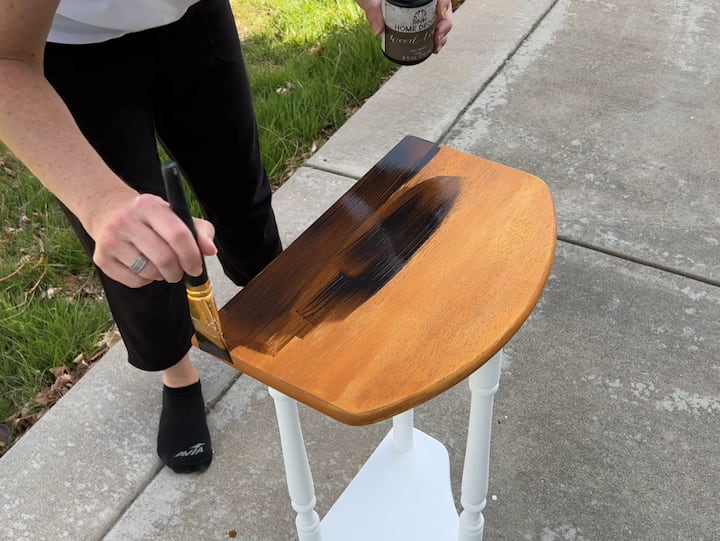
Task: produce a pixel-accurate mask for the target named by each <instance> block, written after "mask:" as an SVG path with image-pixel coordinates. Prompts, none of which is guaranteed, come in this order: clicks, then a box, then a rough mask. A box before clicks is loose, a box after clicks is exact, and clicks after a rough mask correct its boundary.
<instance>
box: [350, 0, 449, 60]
mask: <svg viewBox="0 0 720 541" xmlns="http://www.w3.org/2000/svg"><path fill="white" fill-rule="evenodd" d="M357 4H358V5H359V6H360V7H361V8H362V9H363V10H365V17H367V20H368V23H369V24H370V28H372V30H373V32H374V33H375V35H376V36H377V35H380V34H382V32H383V31H384V30H385V21H384V19H383V15H382V0H357ZM435 13H436V19H435V49H434V50H433V52H434V53H435V54H437V53H439V52H440V49H442V48H443V46H444V45H445V44H446V43H447V35H448V33H449V32H450V30H451V29H452V16H453V11H452V2H451V0H438V2H437V7H436V9H435Z"/></svg>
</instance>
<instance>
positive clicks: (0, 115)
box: [0, 59, 135, 234]
mask: <svg viewBox="0 0 720 541" xmlns="http://www.w3.org/2000/svg"><path fill="white" fill-rule="evenodd" d="M0 140H2V141H3V142H4V143H5V144H6V145H7V146H8V147H9V148H10V149H11V150H12V151H13V153H14V154H15V155H16V156H17V157H18V158H19V159H20V160H21V161H22V162H23V163H24V164H25V165H26V166H27V167H28V168H29V169H30V170H31V171H32V172H33V173H34V174H35V175H36V176H37V177H38V178H39V179H40V181H41V182H42V183H43V185H45V187H47V188H48V189H49V190H50V191H51V192H52V193H54V194H55V196H56V197H57V198H58V199H60V201H62V202H63V203H64V204H65V205H66V206H67V207H68V208H69V209H70V210H71V211H72V212H73V213H74V214H75V215H76V216H77V217H78V218H79V219H80V221H81V223H82V224H83V225H84V226H85V227H86V228H87V229H88V231H89V232H90V233H91V234H92V232H93V229H94V222H95V220H97V219H98V216H97V215H96V214H97V212H98V210H99V209H102V208H104V207H105V206H106V205H107V203H109V201H110V200H112V199H114V198H118V197H120V198H122V197H131V196H132V195H134V194H135V192H134V191H133V190H132V189H131V188H129V187H128V186H127V185H125V184H124V183H123V182H122V181H121V180H120V179H119V178H118V177H117V176H116V175H115V174H114V173H113V172H112V171H111V170H110V168H109V167H108V166H107V165H106V164H105V163H104V162H103V160H102V159H101V158H100V156H98V154H97V152H95V150H94V149H93V148H92V146H91V145H90V144H89V143H88V141H87V140H86V139H85V137H83V135H82V134H81V132H80V130H79V128H78V127H77V125H76V123H75V121H74V119H73V118H72V115H71V114H70V112H69V111H68V109H67V107H66V106H65V104H64V103H63V101H62V100H61V99H60V97H59V96H58V95H57V93H56V92H55V91H54V90H53V88H52V87H51V86H50V84H49V83H48V82H47V81H46V80H45V78H44V77H43V75H42V73H40V71H39V69H38V68H36V67H33V66H32V65H31V64H29V63H26V62H23V61H22V60H14V59H0Z"/></svg>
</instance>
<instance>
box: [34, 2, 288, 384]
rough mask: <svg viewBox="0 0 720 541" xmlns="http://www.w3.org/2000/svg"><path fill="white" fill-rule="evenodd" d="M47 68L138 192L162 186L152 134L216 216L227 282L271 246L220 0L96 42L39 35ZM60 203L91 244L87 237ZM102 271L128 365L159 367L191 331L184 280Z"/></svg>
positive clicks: (85, 128) (270, 252) (229, 26)
mask: <svg viewBox="0 0 720 541" xmlns="http://www.w3.org/2000/svg"><path fill="white" fill-rule="evenodd" d="M45 74H46V76H47V78H48V80H49V81H50V83H51V84H52V85H53V87H54V88H55V89H56V91H57V92H58V93H59V94H60V96H61V97H62V98H63V100H64V101H65V103H66V104H67V106H68V107H69V109H70V111H71V112H72V114H73V116H74V118H75V121H76V122H77V124H78V125H79V127H80V130H81V131H82V132H83V134H84V135H85V137H87V139H88V140H89V141H90V143H91V144H92V145H93V147H94V148H95V150H96V151H97V152H98V153H99V154H100V156H102V158H103V159H104V160H105V162H106V163H107V164H108V165H109V166H110V168H111V169H112V170H113V171H114V172H115V173H116V174H117V175H118V176H120V177H121V178H122V179H123V180H124V181H125V182H127V184H129V185H130V186H132V187H133V188H134V189H136V190H138V191H139V192H141V193H152V194H155V195H161V196H162V195H164V193H163V192H164V190H163V183H162V176H161V173H160V161H159V157H158V154H157V144H156V137H157V138H158V139H160V140H161V141H162V143H163V145H164V146H165V147H166V148H167V150H168V152H169V153H170V154H171V156H172V157H173V159H174V160H175V161H177V163H178V164H179V166H180V168H181V169H182V171H183V172H184V173H185V175H186V177H187V180H188V181H189V182H190V184H191V186H192V188H193V190H194V192H195V194H196V196H197V198H198V200H199V201H200V203H201V205H202V208H203V212H204V214H205V217H206V218H207V219H208V220H210V221H211V222H212V223H213V224H214V226H215V228H216V237H215V242H216V245H217V247H218V257H219V258H220V262H221V263H222V265H223V268H224V270H225V273H226V274H227V275H228V276H229V277H230V278H231V279H232V280H233V281H234V282H235V283H236V284H238V285H244V284H245V283H247V282H248V281H249V280H250V279H251V278H252V277H253V276H255V275H256V274H257V273H258V272H260V270H262V268H263V267H264V266H265V265H267V264H268V263H269V262H270V261H271V260H272V258H273V257H275V256H276V255H277V254H278V253H279V252H280V251H281V246H280V239H279V236H278V231H277V226H276V223H275V217H274V215H273V212H272V209H271V207H270V198H271V191H270V187H269V184H268V179H267V175H266V173H265V170H264V168H263V166H262V163H261V159H260V151H259V142H258V134H257V127H256V123H255V117H254V114H253V109H252V102H251V97H250V89H249V85H248V81H247V74H246V71H245V66H244V64H243V59H242V55H241V52H240V42H239V39H238V35H237V31H236V28H235V24H234V21H233V17H232V13H231V11H230V7H229V5H228V2H227V0H202V1H201V2H200V3H198V4H196V5H194V6H193V7H191V8H190V10H189V11H188V12H187V13H186V14H185V16H184V17H183V18H182V19H180V20H179V21H177V22H175V23H173V24H170V25H167V26H164V27H160V28H154V29H150V30H145V31H142V32H137V33H134V34H129V35H126V36H123V37H120V38H117V39H113V40H110V41H107V42H103V43H98V44H89V45H61V44H52V43H49V44H48V45H47V46H46V50H45ZM65 210H66V212H67V213H68V215H69V218H70V221H71V223H72V225H73V227H74V229H75V230H76V232H77V234H78V236H79V238H80V240H81V242H82V244H83V246H84V247H85V249H86V250H87V251H88V253H89V254H92V252H93V250H94V242H93V240H92V238H90V236H89V235H88V234H87V232H86V231H85V230H84V229H83V227H82V225H81V224H80V223H79V221H78V220H77V218H75V216H73V215H72V214H70V213H69V211H67V209H65ZM100 276H101V280H102V283H103V286H104V288H105V292H106V295H107V299H108V302H109V304H110V309H111V311H112V314H113V317H114V318H115V321H116V323H117V325H118V328H119V330H120V333H121V335H122V337H123V340H124V342H125V344H126V346H127V349H128V355H129V361H130V363H132V364H133V365H134V366H137V367H138V368H141V369H143V370H164V369H165V368H168V367H170V366H172V365H173V364H175V363H176V362H177V361H179V360H180V359H181V358H182V356H183V355H184V354H185V353H187V351H188V349H189V348H190V338H191V336H192V332H193V329H192V323H191V321H190V317H189V313H188V307H187V301H186V298H185V289H184V286H183V285H182V284H169V283H166V282H154V283H152V284H150V285H147V286H145V287H142V288H138V289H132V288H128V287H126V286H124V285H122V284H120V283H118V282H116V281H114V280H112V279H110V278H108V277H107V276H105V275H104V274H103V273H102V272H100Z"/></svg>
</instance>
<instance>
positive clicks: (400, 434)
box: [393, 409, 415, 453]
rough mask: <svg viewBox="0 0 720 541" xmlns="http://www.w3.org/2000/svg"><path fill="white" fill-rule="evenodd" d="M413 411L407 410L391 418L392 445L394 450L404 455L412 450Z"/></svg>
mask: <svg viewBox="0 0 720 541" xmlns="http://www.w3.org/2000/svg"><path fill="white" fill-rule="evenodd" d="M413 418H414V415H413V410H411V409H410V410H407V411H406V412H403V413H401V414H399V415H396V416H395V417H393V444H394V445H395V449H397V450H398V451H400V452H401V453H404V452H406V451H409V450H410V449H412V446H413V436H414V433H415V431H414V430H413Z"/></svg>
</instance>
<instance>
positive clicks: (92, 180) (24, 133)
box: [0, 0, 215, 287]
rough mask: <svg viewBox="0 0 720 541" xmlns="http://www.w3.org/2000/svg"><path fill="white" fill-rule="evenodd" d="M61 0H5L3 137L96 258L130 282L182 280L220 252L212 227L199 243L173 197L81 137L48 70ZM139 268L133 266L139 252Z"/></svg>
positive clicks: (0, 83) (0, 31)
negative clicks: (123, 174)
mask: <svg viewBox="0 0 720 541" xmlns="http://www.w3.org/2000/svg"><path fill="white" fill-rule="evenodd" d="M58 3H59V2H58V0H0V140H2V141H3V142H5V144H6V145H7V146H8V147H9V148H10V149H11V150H12V151H13V153H14V154H15V155H16V156H17V157H18V158H19V159H20V160H22V161H23V163H25V165H26V166H27V167H28V168H29V169H30V170H31V171H32V172H33V173H34V174H35V175H36V176H37V177H38V178H39V179H40V181H41V182H42V183H43V184H44V185H45V187H47V188H48V189H49V190H50V191H51V192H52V193H54V194H55V195H56V196H57V198H58V199H60V201H62V202H63V203H64V204H65V205H66V206H67V207H68V208H69V209H70V210H71V211H72V212H73V214H75V215H76V216H77V217H78V219H79V220H80V222H81V223H82V224H83V226H84V227H85V229H86V230H87V231H88V233H90V235H91V236H92V237H93V239H95V242H96V249H95V254H94V257H93V259H94V261H95V263H96V264H97V265H98V266H99V267H100V268H101V269H102V270H103V271H104V272H105V273H106V274H108V275H109V276H110V277H111V278H114V279H115V280H118V281H120V282H122V283H124V284H125V285H128V286H130V287H139V286H142V285H145V284H147V283H150V282H151V281H152V280H160V279H165V280H168V281H172V282H177V281H179V280H181V279H182V276H183V273H184V272H187V273H188V274H192V275H197V274H200V272H201V263H200V251H199V250H198V242H199V244H200V249H201V250H202V252H203V253H204V254H206V255H210V254H213V253H215V247H214V245H213V243H212V236H213V230H212V226H211V225H210V224H209V223H208V222H205V221H204V220H198V233H199V235H198V242H196V241H195V239H194V238H193V237H192V235H191V234H190V232H189V230H188V229H187V228H186V227H185V225H184V224H183V223H182V222H181V221H180V220H179V219H178V218H177V217H176V216H175V215H174V213H173V212H172V211H171V210H170V208H169V206H168V205H167V203H165V202H164V201H163V200H162V199H161V198H159V197H156V196H152V195H147V194H145V195H140V194H138V193H137V192H136V191H135V190H133V189H131V188H129V187H128V186H127V185H126V184H125V183H124V182H123V181H122V180H121V179H120V178H118V177H117V176H116V175H115V174H114V173H113V172H112V171H111V170H110V169H109V167H108V166H107V165H106V164H105V163H104V161H103V160H102V159H101V158H100V156H99V155H98V154H97V153H96V152H95V150H94V149H93V148H92V146H91V145H90V144H89V143H88V141H87V140H86V139H85V138H84V137H83V135H82V134H81V132H80V130H79V128H78V127H77V125H76V124H75V121H74V120H73V118H72V115H71V114H70V112H69V111H68V109H67V107H66V106H65V104H64V102H63V101H62V99H61V98H60V97H59V96H58V95H57V93H56V92H55V91H54V89H53V88H52V87H51V85H50V84H49V83H48V82H47V80H46V79H45V76H44V74H43V51H44V48H45V41H46V39H47V35H48V32H49V29H50V24H51V22H52V19H53V16H54V14H55V10H56V9H57V6H58ZM140 254H143V255H144V256H145V257H146V258H147V259H149V260H150V264H148V265H147V266H146V268H145V270H143V271H142V273H141V274H139V275H138V274H134V273H132V272H130V271H129V270H128V267H129V266H130V265H132V263H133V262H134V261H135V259H136V258H137V257H138V255H140Z"/></svg>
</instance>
